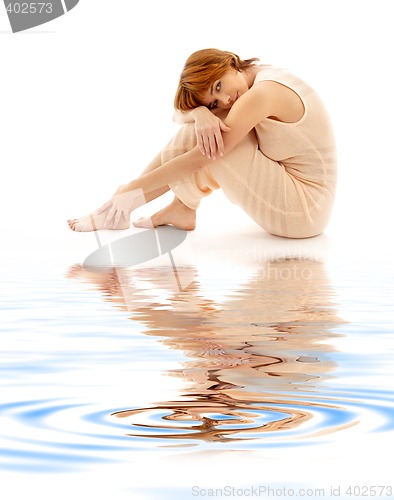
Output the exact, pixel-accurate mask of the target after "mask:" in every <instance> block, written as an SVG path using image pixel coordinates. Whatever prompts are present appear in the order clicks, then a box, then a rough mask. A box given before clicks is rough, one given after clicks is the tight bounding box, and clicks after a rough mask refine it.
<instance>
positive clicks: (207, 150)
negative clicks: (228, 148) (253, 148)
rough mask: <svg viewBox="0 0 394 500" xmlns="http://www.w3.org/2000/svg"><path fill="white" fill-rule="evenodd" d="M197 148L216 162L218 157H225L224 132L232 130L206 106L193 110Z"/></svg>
mask: <svg viewBox="0 0 394 500" xmlns="http://www.w3.org/2000/svg"><path fill="white" fill-rule="evenodd" d="M193 118H194V122H195V131H196V137H197V146H198V148H199V150H200V151H201V153H202V154H203V155H204V156H207V157H208V158H212V159H213V160H216V157H217V155H219V156H223V154H224V144H223V137H222V132H229V131H230V130H231V129H230V128H229V127H227V125H226V124H225V123H224V122H223V121H222V120H221V119H220V118H219V117H217V116H215V115H214V114H213V113H212V111H210V110H209V109H208V108H207V107H205V106H200V107H198V108H195V109H194V110H193Z"/></svg>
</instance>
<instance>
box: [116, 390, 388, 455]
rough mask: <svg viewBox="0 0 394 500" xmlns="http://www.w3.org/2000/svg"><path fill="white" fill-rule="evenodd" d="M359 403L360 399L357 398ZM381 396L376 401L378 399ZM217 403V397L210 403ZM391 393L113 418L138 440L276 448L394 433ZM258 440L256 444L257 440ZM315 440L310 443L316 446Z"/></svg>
mask: <svg viewBox="0 0 394 500" xmlns="http://www.w3.org/2000/svg"><path fill="white" fill-rule="evenodd" d="M355 396H356V398H359V399H356V398H355ZM377 396H378V397H377ZM212 399H213V398H212ZM393 403H394V401H393V398H392V394H390V393H387V392H384V391H381V392H380V393H379V394H378V395H377V393H376V392H368V391H364V392H361V391H360V392H359V393H358V394H354V393H352V397H351V398H344V397H343V395H342V398H333V397H332V396H331V397H329V396H327V397H321V395H320V397H316V396H314V397H312V398H311V395H310V394H309V395H307V394H305V395H304V396H301V395H300V396H299V397H298V398H297V400H295V399H294V397H293V399H289V400H284V399H280V398H279V397H278V398H277V399H275V400H274V399H273V400H271V401H267V402H261V403H257V402H250V401H231V400H230V398H228V401H227V402H214V401H212V400H211V401H210V400H207V401H204V400H203V398H201V400H200V401H175V402H168V403H167V404H165V405H164V404H163V405H158V406H153V407H148V408H136V409H130V410H122V411H118V412H115V413H113V414H112V416H113V417H116V418H118V419H120V418H121V419H125V420H126V421H127V422H128V423H129V425H130V430H129V432H128V433H127V435H128V436H130V437H134V438H151V439H160V440H161V439H173V440H193V441H195V440H202V441H219V442H226V441H233V442H235V441H243V443H242V445H243V447H244V446H245V441H249V444H246V446H249V445H251V446H252V447H254V446H256V444H258V442H261V440H263V441H264V442H265V443H268V442H270V443H271V444H273V445H280V444H281V443H282V444H287V445H290V444H291V442H295V441H299V440H305V441H304V442H303V444H307V442H308V441H307V440H308V439H309V438H312V437H319V436H325V435H327V434H331V433H334V432H338V431H341V430H344V429H347V428H349V427H352V426H355V425H361V423H362V425H363V426H364V427H365V425H366V424H365V422H368V424H367V427H368V431H371V432H382V431H388V430H393V429H394V413H393V412H392V405H393ZM256 440H257V441H256ZM315 443H316V441H309V444H315Z"/></svg>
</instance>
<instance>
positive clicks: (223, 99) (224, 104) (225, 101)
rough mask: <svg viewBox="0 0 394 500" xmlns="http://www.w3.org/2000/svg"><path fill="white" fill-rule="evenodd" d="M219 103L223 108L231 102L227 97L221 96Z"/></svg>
mask: <svg viewBox="0 0 394 500" xmlns="http://www.w3.org/2000/svg"><path fill="white" fill-rule="evenodd" d="M221 101H222V105H223V106H227V105H228V104H230V102H231V97H230V96H229V95H222V97H221Z"/></svg>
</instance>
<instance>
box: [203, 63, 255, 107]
mask: <svg viewBox="0 0 394 500" xmlns="http://www.w3.org/2000/svg"><path fill="white" fill-rule="evenodd" d="M248 89H249V87H248V84H247V82H246V80H245V78H244V75H243V73H241V72H239V71H237V70H236V69H229V70H228V71H226V73H224V74H223V75H222V77H221V78H219V79H218V80H215V81H214V82H212V84H211V86H210V88H209V89H208V90H207V91H206V93H205V94H204V96H203V99H202V103H203V105H204V106H207V107H208V108H209V109H215V108H218V109H230V108H231V107H232V105H233V104H234V102H235V101H236V100H237V99H238V97H240V96H241V95H242V94H244V93H245V92H246V91H247V90H248Z"/></svg>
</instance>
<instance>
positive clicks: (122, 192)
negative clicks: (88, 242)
mask: <svg viewBox="0 0 394 500" xmlns="http://www.w3.org/2000/svg"><path fill="white" fill-rule="evenodd" d="M141 202H142V203H141ZM144 203H145V199H144V194H143V191H142V189H133V190H127V184H125V185H124V186H120V188H119V189H118V190H117V192H116V194H114V196H112V198H111V199H109V200H108V201H107V202H106V203H104V205H102V206H101V207H100V208H99V209H98V210H97V214H101V213H103V212H106V211H107V212H108V213H107V217H106V219H105V222H104V227H107V228H110V227H111V228H116V227H117V226H118V225H119V223H123V222H124V221H126V222H129V220H130V214H131V212H132V211H133V210H134V209H135V208H136V207H137V206H140V205H141V204H144Z"/></svg>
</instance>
